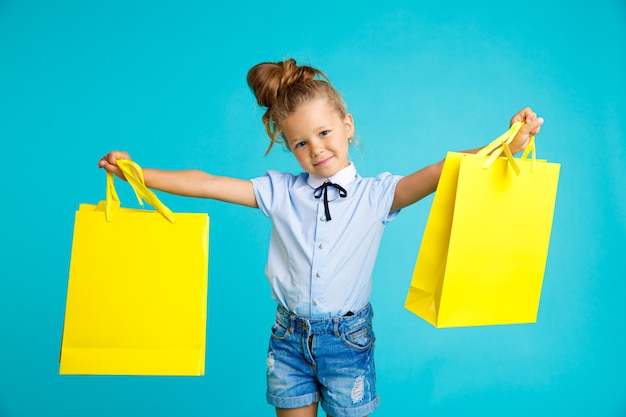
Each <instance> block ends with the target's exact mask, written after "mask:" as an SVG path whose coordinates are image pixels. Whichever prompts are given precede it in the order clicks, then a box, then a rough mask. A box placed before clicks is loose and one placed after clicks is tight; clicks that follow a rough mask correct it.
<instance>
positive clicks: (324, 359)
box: [267, 304, 379, 417]
mask: <svg viewBox="0 0 626 417" xmlns="http://www.w3.org/2000/svg"><path fill="white" fill-rule="evenodd" d="M372 316H373V311H372V307H371V305H369V304H368V305H367V306H366V307H365V308H364V309H362V310H361V311H359V312H357V313H355V314H353V315H350V316H344V317H338V318H330V319H306V318H302V317H298V316H296V315H295V314H293V313H290V312H288V311H287V310H286V309H285V308H284V307H282V306H279V307H278V309H277V312H276V322H275V323H274V326H273V327H272V336H271V338H270V344H269V349H268V354H267V401H268V402H269V403H270V404H271V405H273V406H274V407H277V408H300V407H305V406H308V405H310V404H312V403H315V402H318V401H319V402H320V403H321V406H322V408H323V409H324V411H325V412H326V413H327V414H330V415H332V416H333V417H363V416H365V415H367V414H369V413H371V412H372V411H374V410H375V409H376V408H377V407H378V404H379V398H378V397H377V395H376V371H375V368H374V340H375V337H374V332H373V330H372Z"/></svg>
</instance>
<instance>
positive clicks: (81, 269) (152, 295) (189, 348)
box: [60, 160, 209, 375]
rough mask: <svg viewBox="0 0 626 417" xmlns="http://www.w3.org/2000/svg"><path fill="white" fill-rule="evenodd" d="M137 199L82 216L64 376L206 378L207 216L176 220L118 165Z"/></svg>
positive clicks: (135, 171)
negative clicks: (129, 206) (144, 206)
mask: <svg viewBox="0 0 626 417" xmlns="http://www.w3.org/2000/svg"><path fill="white" fill-rule="evenodd" d="M117 163H118V166H119V167H120V169H121V170H122V171H123V172H124V175H125V176H126V179H127V180H128V182H129V184H131V186H132V187H133V189H134V191H135V193H136V194H137V197H138V199H139V202H140V203H142V198H143V199H144V200H145V201H146V202H148V203H149V204H151V205H152V206H153V207H154V208H155V209H156V210H157V211H150V210H142V209H127V208H120V207H119V205H120V204H119V199H118V197H117V193H116V192H115V188H114V186H113V176H112V175H111V174H107V192H106V201H101V202H100V203H99V204H98V205H89V204H81V205H80V207H79V210H78V211H77V212H76V218H75V224H74V237H73V242H72V254H71V262H70V271H69V282H68V291H67V302H66V309H65V323H64V329H63V340H62V344H61V359H60V362H61V363H60V373H61V374H100V375H101V374H115V375H204V362H205V343H206V342H205V336H206V306H207V285H208V233H209V218H208V216H207V215H206V214H202V213H176V214H173V213H172V212H171V211H170V210H169V209H168V208H167V207H166V206H164V205H163V204H162V203H161V202H160V201H159V200H158V198H157V197H156V195H155V194H154V193H153V192H152V191H150V190H149V189H148V188H146V186H145V185H144V182H143V174H142V171H141V168H140V167H139V166H138V165H136V164H135V163H133V162H131V161H124V160H118V161H117Z"/></svg>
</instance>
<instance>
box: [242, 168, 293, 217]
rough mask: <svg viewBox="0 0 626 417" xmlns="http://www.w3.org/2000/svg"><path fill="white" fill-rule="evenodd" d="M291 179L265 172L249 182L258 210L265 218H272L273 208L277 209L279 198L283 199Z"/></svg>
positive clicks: (287, 175)
mask: <svg viewBox="0 0 626 417" xmlns="http://www.w3.org/2000/svg"><path fill="white" fill-rule="evenodd" d="M292 177H293V176H292V175H291V174H286V173H282V172H278V171H267V172H266V173H265V175H264V176H262V177H258V178H253V179H252V180H251V181H252V186H253V188H254V196H255V198H256V202H257V204H258V206H259V209H261V212H263V214H265V215H266V216H267V217H272V213H273V211H274V207H277V205H278V204H279V200H280V199H281V198H285V195H286V194H287V191H288V190H287V189H288V187H289V185H288V184H289V179H290V178H292Z"/></svg>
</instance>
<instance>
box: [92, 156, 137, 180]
mask: <svg viewBox="0 0 626 417" xmlns="http://www.w3.org/2000/svg"><path fill="white" fill-rule="evenodd" d="M118 159H128V160H130V155H129V154H128V153H126V152H123V151H112V152H109V153H108V154H106V155H104V156H103V157H102V159H100V161H98V167H99V168H104V169H105V170H106V171H107V172H112V173H113V174H115V175H117V176H118V177H120V178H121V179H123V180H126V177H124V174H123V173H122V171H121V170H120V169H119V167H118V166H117V160H118Z"/></svg>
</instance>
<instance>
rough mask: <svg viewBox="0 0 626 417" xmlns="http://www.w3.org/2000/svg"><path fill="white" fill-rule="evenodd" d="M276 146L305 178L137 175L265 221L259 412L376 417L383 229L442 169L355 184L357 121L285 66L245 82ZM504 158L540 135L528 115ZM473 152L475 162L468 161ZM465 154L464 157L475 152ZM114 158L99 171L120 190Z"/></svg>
mask: <svg viewBox="0 0 626 417" xmlns="http://www.w3.org/2000/svg"><path fill="white" fill-rule="evenodd" d="M248 84H249V86H250V88H251V89H252V91H253V92H254V95H255V96H256V99H257V101H258V103H259V105H261V106H263V107H266V108H267V112H266V113H265V114H264V115H263V123H264V124H265V127H266V129H267V133H268V135H269V137H270V139H271V141H270V145H269V148H268V150H267V151H268V152H269V151H270V149H271V148H272V145H274V144H276V143H284V146H286V147H287V149H289V150H290V151H291V152H292V153H293V155H294V157H295V158H296V160H297V161H298V163H299V164H300V166H301V167H302V170H303V172H302V173H300V174H299V175H292V174H289V173H281V172H277V171H268V172H267V173H266V174H265V175H264V176H262V177H259V178H254V179H252V180H243V179H237V178H229V177H222V176H215V175H211V174H208V173H205V172H201V171H195V170H187V171H164V170H156V169H145V170H144V175H145V182H146V185H147V186H148V187H151V188H155V189H158V190H162V191H165V192H169V193H173V194H178V195H184V196H193V197H205V198H213V199H218V200H222V201H227V202H230V203H236V204H242V205H245V206H249V207H255V208H259V209H261V211H262V212H263V214H265V215H266V216H267V217H269V218H270V219H271V220H272V233H271V238H270V245H269V255H268V260H267V266H266V269H265V273H266V276H267V279H268V280H269V283H270V286H271V289H272V294H273V297H274V299H276V301H277V302H278V308H277V312H276V321H275V323H274V325H273V327H272V332H271V338H270V343H269V349H268V355H267V367H268V369H267V400H268V402H269V403H270V404H271V405H273V406H274V407H276V413H277V415H278V416H279V417H282V416H292V417H296V416H303V417H305V416H315V415H317V407H318V403H321V406H322V408H323V409H324V411H325V412H326V413H327V414H328V415H330V416H335V417H342V416H347V417H362V416H365V415H367V414H368V413H371V412H372V411H374V410H375V409H376V407H377V406H378V403H379V399H378V396H377V395H376V387H375V379H376V373H375V369H374V333H373V331H372V315H373V313H372V307H371V306H370V304H369V298H370V293H371V287H372V269H373V267H374V260H375V258H376V254H377V252H378V247H379V243H380V239H381V236H382V233H383V229H384V227H385V225H386V224H387V223H388V222H390V221H391V220H393V219H394V218H395V217H396V216H397V215H398V212H399V211H400V209H402V208H404V207H406V206H409V205H411V204H413V203H415V202H416V201H418V200H420V199H422V198H423V197H425V196H427V195H428V194H430V193H432V192H433V191H434V190H435V188H436V186H437V182H438V180H439V177H440V175H441V170H442V166H443V161H440V162H437V163H435V164H433V165H430V166H427V167H426V168H423V169H422V170H420V171H417V172H415V173H413V174H411V175H409V176H406V177H401V176H396V175H391V174H389V173H383V174H380V175H378V176H376V177H374V178H362V177H361V176H359V175H358V174H357V172H356V168H355V166H354V164H353V163H352V162H350V160H349V156H348V149H349V145H350V142H351V141H352V138H353V136H354V131H355V129H354V120H353V118H352V115H350V114H349V113H348V112H347V111H346V107H345V105H344V103H343V101H342V99H341V97H340V95H339V93H338V92H337V91H336V90H335V88H334V87H333V86H332V85H331V84H330V82H329V81H328V79H327V77H326V76H325V74H324V73H322V72H321V71H319V70H317V69H314V68H312V67H309V66H298V65H296V61H295V60H293V59H288V60H286V61H284V62H278V63H261V64H258V65H256V66H254V67H253V68H252V69H251V70H250V71H249V72H248ZM517 121H524V122H525V125H524V126H523V127H522V128H521V130H520V131H519V133H518V134H517V136H516V137H515V139H514V141H513V143H512V144H511V150H512V152H514V153H516V152H519V151H521V150H523V149H524V148H525V147H526V145H527V144H528V141H529V139H530V136H532V135H536V134H537V133H539V130H540V127H541V125H542V123H543V119H541V118H538V117H537V116H536V114H535V113H534V112H533V111H532V110H531V109H529V108H526V109H524V110H522V111H520V112H519V113H517V114H516V115H515V116H513V118H512V120H511V123H514V122H517ZM475 151H476V150H475ZM475 151H469V152H475ZM117 159H130V157H129V155H128V154H127V153H125V152H117V151H115V152H111V153H109V154H108V155H106V156H104V157H103V158H102V159H101V160H100V162H99V166H100V167H101V168H104V169H106V170H107V171H110V172H113V173H115V174H116V175H118V176H120V177H121V178H123V175H122V174H121V172H120V170H119V168H118V167H117V166H116V160H117Z"/></svg>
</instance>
